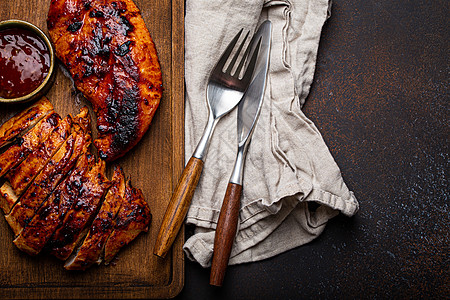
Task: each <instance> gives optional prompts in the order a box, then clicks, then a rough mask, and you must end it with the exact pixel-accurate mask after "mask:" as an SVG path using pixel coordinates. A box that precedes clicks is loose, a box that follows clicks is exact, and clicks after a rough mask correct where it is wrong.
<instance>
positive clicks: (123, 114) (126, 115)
mask: <svg viewBox="0 0 450 300" xmlns="http://www.w3.org/2000/svg"><path fill="white" fill-rule="evenodd" d="M138 97H139V91H138V90H137V89H136V88H132V89H129V90H127V91H125V95H124V97H123V99H122V106H121V108H120V115H119V117H118V120H117V123H116V127H115V134H114V135H113V140H112V143H111V148H112V149H113V150H117V149H124V148H126V147H127V146H128V144H130V142H132V141H134V137H135V135H136V134H137V130H138V126H139V109H138V105H139V98H138Z"/></svg>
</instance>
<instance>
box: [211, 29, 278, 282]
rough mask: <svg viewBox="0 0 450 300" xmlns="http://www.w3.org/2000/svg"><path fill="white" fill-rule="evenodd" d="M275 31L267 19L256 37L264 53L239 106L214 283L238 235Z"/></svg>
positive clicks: (217, 239)
mask: <svg viewBox="0 0 450 300" xmlns="http://www.w3.org/2000/svg"><path fill="white" fill-rule="evenodd" d="M271 34H272V23H271V22H270V21H265V22H263V23H262V24H261V25H260V27H259V29H258V31H257V32H256V33H255V39H256V40H258V39H260V38H261V41H260V43H261V45H260V49H259V51H260V53H259V55H258V61H257V64H256V67H255V71H254V75H253V77H252V82H251V84H250V86H249V88H248V90H247V91H246V93H245V95H244V98H243V99H242V100H241V102H240V103H239V106H238V114H237V134H238V150H237V155H236V161H235V164H234V168H233V172H232V173H231V177H230V180H229V182H228V187H227V191H226V193H225V197H224V200H223V204H222V208H221V210H220V215H219V220H218V223H217V228H216V234H215V237H214V253H213V259H212V266H211V276H210V282H209V283H210V284H211V285H216V286H221V285H222V282H223V279H224V277H225V271H226V268H227V265H228V260H229V258H230V253H231V248H232V245H233V242H234V238H235V235H236V230H237V225H238V217H239V208H240V198H241V194H242V183H243V173H244V163H245V157H246V154H247V150H248V146H249V145H250V141H251V138H252V135H253V131H254V130H255V125H256V123H257V121H258V117H259V114H260V111H261V107H262V103H263V98H264V90H265V86H266V79H267V73H268V67H269V54H270V44H271Z"/></svg>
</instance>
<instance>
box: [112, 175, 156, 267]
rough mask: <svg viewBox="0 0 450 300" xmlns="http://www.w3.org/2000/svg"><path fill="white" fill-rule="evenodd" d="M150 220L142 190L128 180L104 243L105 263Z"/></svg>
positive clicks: (145, 229)
mask: <svg viewBox="0 0 450 300" xmlns="http://www.w3.org/2000/svg"><path fill="white" fill-rule="evenodd" d="M151 220H152V215H151V213H150V208H149V207H148V204H147V202H145V200H144V195H143V194H142V191H141V190H139V189H136V188H134V187H132V186H131V182H130V180H128V182H127V185H126V188H125V195H124V197H123V202H122V205H121V206H120V210H119V213H118V214H117V217H116V219H115V225H114V230H113V232H112V233H111V235H110V236H109V238H108V240H107V242H106V245H105V257H104V261H105V264H109V263H110V262H111V260H112V259H113V258H114V257H115V256H116V255H117V253H118V252H119V250H120V249H121V248H122V247H124V246H125V245H128V243H130V242H131V241H132V240H134V239H135V238H136V237H137V236H138V235H139V233H141V232H143V231H147V230H148V226H149V225H150V222H151Z"/></svg>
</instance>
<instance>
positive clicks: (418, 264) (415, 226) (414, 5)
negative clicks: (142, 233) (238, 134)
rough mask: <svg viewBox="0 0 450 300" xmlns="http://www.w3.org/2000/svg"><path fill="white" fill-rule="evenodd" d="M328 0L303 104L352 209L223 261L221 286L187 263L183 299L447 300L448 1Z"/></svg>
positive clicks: (206, 271) (449, 287) (449, 284)
mask: <svg viewBox="0 0 450 300" xmlns="http://www.w3.org/2000/svg"><path fill="white" fill-rule="evenodd" d="M333 2H334V3H333V9H332V17H331V19H330V20H329V21H328V22H327V23H326V25H325V27H324V30H323V35H322V41H321V44H320V48H319V57H318V61H317V69H316V75H315V79H314V83H313V86H312V89H311V93H310V95H309V97H308V99H307V103H306V105H305V109H304V111H305V113H306V115H307V116H308V117H310V118H311V119H312V120H313V121H314V123H315V124H316V125H317V127H318V128H319V130H320V131H321V133H322V135H323V137H324V139H325V141H326V142H327V144H328V146H329V147H330V150H331V152H332V154H333V156H334V157H335V159H336V161H337V163H338V165H339V166H340V167H341V171H342V173H343V177H344V179H345V181H346V183H347V184H348V186H349V187H350V189H351V190H353V191H354V192H355V195H356V197H357V199H358V200H359V202H360V206H361V209H360V211H359V213H358V214H357V215H356V216H355V217H353V218H350V219H349V218H345V217H337V218H336V219H334V220H333V221H331V222H330V223H329V225H328V226H327V228H326V229H325V231H324V233H323V234H322V235H321V236H320V237H319V238H318V239H317V240H315V241H313V242H312V243H310V244H308V245H305V246H303V247H300V248H297V249H294V250H291V251H288V252H287V253H284V254H281V255H279V256H277V257H275V258H272V259H268V260H266V261H263V262H259V263H252V264H245V265H240V266H231V267H229V268H228V270H227V276H226V279H225V282H224V286H223V287H222V288H214V287H210V286H209V284H208V282H209V271H210V270H209V269H202V268H201V267H200V266H199V265H197V264H195V263H192V262H190V261H188V260H186V276H185V287H184V289H183V291H182V292H181V294H180V295H179V299H311V298H312V299H330V298H331V299H333V298H344V299H349V298H356V299H359V298H371V299H373V298H375V299H392V298H394V299H395V298H402V299H404V298H407V299H408V298H416V299H417V298H446V299H448V298H449V297H450V280H449V273H450V272H449V265H450V264H449V259H448V254H449V238H448V229H449V203H448V202H449V197H448V193H449V189H448V175H449V174H448V170H449V155H448V154H449V153H448V144H449V140H448V137H449V127H448V120H449V106H448V103H449V92H448V85H449V82H448V79H449V76H448V71H449V66H448V60H449V57H448V51H449V47H448V41H449V40H450V36H449V31H448V22H447V17H448V11H449V2H448V1H445V0H440V1H438V0H436V1H426V0H415V1H414V0H412V1H406V0H400V1H393V0H379V1H366V0H358V1H343V0H335V1H333ZM187 234H188V235H189V234H191V232H190V231H189V228H188V231H187Z"/></svg>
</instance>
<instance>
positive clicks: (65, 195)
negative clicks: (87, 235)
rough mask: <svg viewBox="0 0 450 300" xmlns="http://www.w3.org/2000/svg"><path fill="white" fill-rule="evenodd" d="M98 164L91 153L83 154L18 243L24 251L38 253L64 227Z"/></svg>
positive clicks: (20, 236)
mask: <svg viewBox="0 0 450 300" xmlns="http://www.w3.org/2000/svg"><path fill="white" fill-rule="evenodd" d="M93 163H94V157H93V156H92V155H90V154H87V153H84V154H82V155H81V156H80V157H79V158H78V160H77V162H76V165H75V167H74V169H73V170H72V171H71V172H70V173H69V175H68V176H67V177H66V178H65V179H64V180H63V181H62V182H61V183H60V184H59V185H58V186H57V187H56V189H55V190H54V191H53V192H52V193H51V194H50V196H49V197H48V199H47V200H46V201H45V202H44V203H43V205H42V206H41V207H40V208H39V210H38V211H37V213H36V214H35V215H34V217H33V219H32V220H31V221H30V222H29V223H28V224H27V226H26V227H25V228H24V229H23V230H22V232H21V233H20V235H19V236H18V237H17V238H16V239H15V240H14V244H15V245H16V246H17V247H18V248H19V249H20V250H22V251H24V252H26V253H28V254H30V255H36V254H38V253H39V252H40V251H41V250H42V249H43V248H44V246H45V244H46V243H47V241H48V240H49V239H50V238H51V236H52V234H53V233H54V232H55V230H56V229H57V228H58V226H59V225H60V224H61V222H62V220H63V219H64V216H65V214H66V213H67V211H68V210H69V209H70V208H71V207H72V204H73V203H74V202H75V201H76V199H77V197H78V194H79V193H80V190H81V188H82V186H83V185H82V180H83V179H84V178H85V175H86V173H87V172H88V171H89V170H90V168H91V167H92V165H93Z"/></svg>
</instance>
